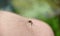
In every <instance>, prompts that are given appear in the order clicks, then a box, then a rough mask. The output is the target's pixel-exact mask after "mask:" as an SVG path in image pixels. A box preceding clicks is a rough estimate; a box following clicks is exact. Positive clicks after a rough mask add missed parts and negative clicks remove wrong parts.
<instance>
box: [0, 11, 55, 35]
mask: <svg viewBox="0 0 60 36" xmlns="http://www.w3.org/2000/svg"><path fill="white" fill-rule="evenodd" d="M29 20H31V21H29ZM0 36H54V34H53V31H52V29H51V28H50V26H49V25H47V24H46V23H44V22H42V21H39V20H36V19H28V18H25V17H22V16H19V15H17V14H14V13H10V12H7V11H0Z"/></svg>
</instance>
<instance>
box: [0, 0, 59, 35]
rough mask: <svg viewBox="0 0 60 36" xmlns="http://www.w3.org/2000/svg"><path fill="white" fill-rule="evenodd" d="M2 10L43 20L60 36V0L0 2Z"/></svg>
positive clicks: (12, 0) (6, 0)
mask: <svg viewBox="0 0 60 36" xmlns="http://www.w3.org/2000/svg"><path fill="white" fill-rule="evenodd" d="M0 10H6V11H12V12H14V13H16V14H19V15H21V16H24V17H28V18H36V19H39V20H43V21H45V22H46V23H48V24H49V25H50V26H51V27H52V29H53V31H54V34H55V36H60V0H0Z"/></svg>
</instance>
